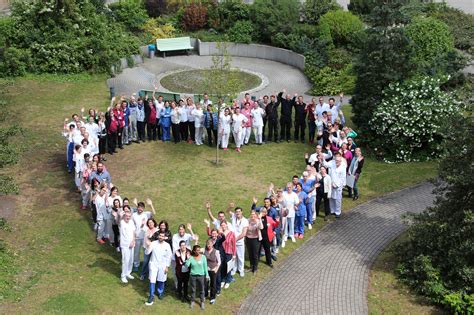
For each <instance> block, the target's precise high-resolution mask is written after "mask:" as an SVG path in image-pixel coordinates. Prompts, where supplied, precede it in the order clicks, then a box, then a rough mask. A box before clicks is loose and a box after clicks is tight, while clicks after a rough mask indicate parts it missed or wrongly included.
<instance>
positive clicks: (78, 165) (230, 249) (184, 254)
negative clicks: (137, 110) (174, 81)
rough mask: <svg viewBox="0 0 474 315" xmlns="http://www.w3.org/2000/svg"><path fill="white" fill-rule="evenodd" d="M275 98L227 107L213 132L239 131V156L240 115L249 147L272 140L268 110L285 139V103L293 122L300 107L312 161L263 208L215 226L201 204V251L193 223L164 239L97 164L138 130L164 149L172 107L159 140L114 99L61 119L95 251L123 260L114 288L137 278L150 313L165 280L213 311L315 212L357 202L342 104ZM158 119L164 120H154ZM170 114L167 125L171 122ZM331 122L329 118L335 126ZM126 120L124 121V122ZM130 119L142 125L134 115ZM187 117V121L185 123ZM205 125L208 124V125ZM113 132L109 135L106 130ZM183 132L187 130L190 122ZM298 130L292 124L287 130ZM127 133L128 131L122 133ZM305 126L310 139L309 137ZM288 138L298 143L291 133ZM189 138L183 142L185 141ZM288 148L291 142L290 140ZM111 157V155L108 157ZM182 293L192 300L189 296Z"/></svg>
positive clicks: (236, 210) (164, 227)
mask: <svg viewBox="0 0 474 315" xmlns="http://www.w3.org/2000/svg"><path fill="white" fill-rule="evenodd" d="M282 95H283V92H281V93H280V94H278V96H271V98H270V99H271V100H270V101H268V97H266V96H265V97H263V98H262V99H260V100H258V101H254V100H252V99H251V98H250V97H249V95H246V96H245V99H244V100H243V101H242V102H241V105H239V104H238V103H237V104H235V102H234V105H233V106H232V108H228V107H225V109H224V111H223V113H222V114H221V117H220V118H219V120H220V121H222V123H220V124H218V125H219V126H220V127H219V128H223V129H225V127H223V125H224V126H225V124H226V122H225V120H226V119H228V120H229V121H231V124H232V125H238V126H240V127H239V128H241V129H239V130H238V132H237V134H236V133H233V136H234V141H235V143H236V146H237V148H239V145H240V146H241V145H245V143H246V141H248V139H249V138H250V136H248V138H247V131H244V130H246V128H248V127H246V125H245V124H246V123H247V122H248V121H249V119H247V118H246V117H247V116H246V114H242V112H244V111H246V110H247V109H250V108H253V109H251V110H250V119H251V120H252V125H251V128H253V129H254V132H255V129H257V131H256V136H255V140H256V143H262V142H263V141H264V140H263V130H264V127H263V126H268V128H269V136H268V137H267V138H266V139H267V140H270V139H272V137H274V138H273V139H275V141H279V140H280V138H279V136H278V133H276V135H275V133H273V134H272V131H271V130H273V131H275V130H278V129H277V128H276V126H277V125H280V124H277V123H276V121H275V120H274V119H273V118H274V117H275V116H274V115H273V114H274V113H273V112H272V111H275V112H276V108H278V106H279V105H280V104H281V105H282V117H281V119H283V118H284V120H285V121H284V122H283V120H281V121H280V122H283V124H281V125H282V126H283V127H284V128H285V132H284V134H285V137H286V136H287V133H286V128H287V127H288V125H291V120H290V123H288V121H286V119H287V118H286V116H284V115H283V108H284V106H283V104H286V105H285V106H291V107H295V111H296V113H298V111H297V110H296V109H297V108H298V110H299V107H298V106H304V108H305V111H306V114H305V115H306V116H308V117H310V116H313V118H314V120H313V121H312V123H310V142H312V143H315V144H316V146H315V148H316V150H315V153H313V154H311V155H309V154H308V153H305V161H306V168H305V170H304V171H303V172H302V174H301V176H299V175H295V176H293V178H292V180H291V181H290V182H288V183H287V185H286V186H285V187H284V188H281V189H276V190H275V187H274V185H273V184H271V185H270V187H269V189H268V193H267V195H266V197H265V198H264V199H263V204H261V205H259V204H258V199H257V198H256V197H254V198H253V200H252V204H251V206H250V207H249V209H248V210H247V211H244V208H242V207H239V206H235V204H233V203H230V204H229V206H228V208H227V209H226V211H219V212H218V213H217V217H215V216H214V214H213V212H212V210H211V204H210V202H207V203H206V205H205V207H206V211H207V214H208V217H209V218H208V219H205V220H204V222H205V224H206V228H205V233H206V234H207V236H208V238H207V239H206V242H205V243H204V244H203V246H202V247H201V246H200V245H199V236H198V235H197V234H195V233H194V231H193V229H192V225H191V224H187V225H184V224H182V225H179V227H178V230H177V233H175V234H172V233H171V231H170V228H169V225H168V222H167V221H166V220H161V221H159V222H158V221H157V220H156V218H155V216H156V210H155V208H154V205H153V202H152V201H151V200H150V199H146V200H145V202H143V201H140V202H139V201H138V200H137V199H136V198H133V199H132V201H130V200H129V199H128V198H122V197H121V196H120V194H119V190H118V188H117V187H116V186H114V185H113V184H112V179H111V175H110V174H109V172H108V170H107V167H106V165H105V164H104V161H105V160H106V157H105V156H104V154H105V152H106V151H105V148H106V147H108V148H109V149H110V148H111V146H112V147H113V146H115V145H118V146H119V148H122V147H123V144H127V143H131V142H132V141H137V142H138V141H144V140H145V137H144V132H143V130H144V126H145V125H146V127H147V135H148V136H149V137H151V138H149V139H151V140H153V139H155V138H154V136H153V134H154V133H155V132H156V133H157V137H156V139H158V137H161V139H163V141H169V130H166V129H165V128H166V125H167V124H166V122H163V119H164V118H166V117H165V116H166V115H168V112H170V111H169V110H168V108H171V109H172V110H175V109H176V107H173V106H175V105H173V102H171V103H170V105H168V104H166V103H167V102H165V103H164V104H163V108H161V109H160V111H159V112H160V115H159V117H160V118H157V120H158V119H159V120H160V123H159V124H160V125H161V127H162V132H161V134H160V133H158V132H157V131H156V128H155V131H153V128H151V127H150V128H149V126H148V123H147V122H144V121H142V120H137V121H136V122H137V124H136V125H137V128H134V127H133V126H134V125H135V122H133V120H132V118H131V117H132V115H131V114H130V112H129V111H130V109H131V108H132V107H133V106H136V107H138V106H139V105H133V103H134V102H135V100H134V99H133V96H132V98H131V99H130V101H127V100H125V99H123V98H122V99H121V100H120V101H119V102H118V103H117V104H115V103H112V106H111V108H109V110H108V111H107V113H105V114H104V113H97V111H95V110H93V109H91V110H89V112H88V115H87V116H84V110H83V109H82V110H81V115H77V114H74V115H73V116H72V120H71V121H69V120H67V119H66V120H65V123H64V130H63V134H64V136H65V137H66V138H67V140H68V144H67V168H68V171H69V172H71V173H72V172H73V171H74V181H75V184H76V188H77V191H78V192H79V193H80V194H81V206H80V207H81V209H83V210H88V209H90V210H91V214H92V220H93V222H94V228H95V231H96V239H97V242H98V243H99V244H101V245H102V244H105V243H107V242H108V243H109V244H110V245H112V246H114V247H115V249H116V251H117V252H119V253H121V256H122V272H121V276H120V279H121V281H122V282H123V283H128V281H129V280H133V279H134V278H135V276H133V275H132V273H134V272H135V273H136V276H137V277H139V278H140V280H144V279H145V278H148V279H149V295H148V299H147V301H146V305H152V304H153V302H154V297H155V291H156V294H157V295H158V298H159V299H162V298H163V296H164V292H165V283H166V281H167V278H168V273H169V272H170V271H171V273H172V275H173V277H174V280H175V281H174V283H175V289H176V294H177V296H178V297H179V298H181V299H182V300H183V301H190V304H189V305H190V307H191V308H192V307H194V304H195V298H196V294H197V292H199V294H200V295H199V301H200V307H201V308H202V309H204V308H205V299H206V298H207V297H208V298H209V300H210V303H211V304H214V303H215V302H216V297H217V296H218V295H219V294H220V293H221V290H222V289H227V288H229V287H230V285H231V284H232V283H233V282H235V281H236V278H235V275H236V274H238V275H239V276H240V277H244V276H245V274H246V273H248V272H250V273H253V274H255V273H257V271H258V265H259V261H260V257H261V256H265V262H266V264H267V265H268V266H269V267H273V261H276V260H277V255H278V253H279V249H280V248H284V247H285V246H286V242H287V241H288V240H291V241H292V242H296V239H302V238H304V235H305V230H307V229H312V225H313V223H314V221H315V220H317V218H319V213H320V212H322V207H324V220H328V219H329V217H330V215H334V216H335V217H336V218H340V216H341V206H342V194H343V189H344V188H345V187H346V186H347V187H348V191H349V196H350V197H352V198H353V199H354V200H355V199H357V198H358V197H359V191H358V189H357V182H358V180H359V177H360V174H361V172H362V168H363V165H364V157H363V155H362V153H361V150H360V148H358V147H357V145H356V143H355V140H354V139H355V138H356V137H357V133H356V132H354V131H353V130H352V129H350V128H348V127H347V126H344V125H343V124H344V122H343V121H344V120H343V116H341V114H340V103H338V104H337V105H335V104H334V99H330V101H329V102H330V103H329V104H325V103H324V102H323V100H322V99H320V103H319V104H315V103H314V99H313V103H311V104H309V105H302V104H304V103H302V98H301V97H297V96H294V97H293V98H291V97H290V96H289V95H286V96H285V98H283V96H282ZM341 98H342V94H341ZM114 101H115V99H112V102H114ZM203 101H204V102H203V103H204V104H202V105H205V106H206V108H208V111H207V112H208V113H209V116H210V117H214V118H210V121H211V122H212V124H211V125H213V124H214V122H215V121H216V119H217V113H216V112H215V107H213V105H212V103H210V100H209V99H208V98H207V97H206V96H205V98H204V99H203ZM140 102H141V103H143V100H142V99H140V98H138V99H137V104H140ZM160 102H162V98H161V97H158V98H157V99H155V97H154V96H153V97H152V99H150V100H148V104H149V107H150V106H151V107H150V109H149V110H152V108H155V110H156V107H155V104H156V103H160ZM206 102H207V103H206ZM179 103H180V105H178V107H183V108H184V109H186V111H187V110H188V109H189V107H193V110H192V111H191V113H193V114H192V115H193V117H194V119H196V117H201V116H200V115H199V114H196V112H195V111H196V110H197V111H200V110H201V109H200V108H201V104H195V105H194V104H192V102H191V104H189V103H188V105H181V101H180V102H179ZM262 104H263V106H262ZM140 106H143V105H140ZM287 109H288V107H285V111H286V110H287ZM163 111H164V112H165V114H166V115H163V116H162V115H161V113H162V112H163ZM333 111H334V112H333ZM257 112H258V113H257ZM117 113H118V114H117ZM127 113H128V114H127ZM170 113H171V112H170ZM187 113H189V112H188V111H187ZM268 113H270V114H268ZM170 115H171V116H173V114H170ZM333 115H335V116H336V117H337V118H335V119H334V116H333ZM125 116H128V120H126V119H125ZM120 117H121V118H120ZM138 117H141V116H140V115H138ZM157 117H158V116H157ZM189 117H190V115H188V119H189ZM204 117H206V115H204ZM256 117H257V118H258V117H259V118H258V119H257V120H258V122H257V126H255V124H253V123H254V122H255V118H256ZM264 118H266V120H264ZM140 119H141V118H140ZM145 119H146V118H145ZM259 119H261V120H259ZM172 121H173V120H172ZM204 121H205V122H206V121H207V120H206V118H204ZM188 122H189V121H188ZM260 122H262V124H260ZM308 122H311V119H308ZM122 123H123V124H122ZM139 123H140V124H139ZM180 123H181V122H180ZM183 123H184V122H183ZM305 123H306V122H305ZM172 124H173V122H172ZM111 125H114V126H115V127H112V129H111V127H110V126H111ZM138 125H140V127H138ZM186 125H187V126H188V127H189V124H188V123H186ZM296 125H297V124H296V120H295V127H296ZM120 126H121V127H120ZM126 126H128V127H130V128H129V129H127V128H126ZM194 126H195V127H196V125H194ZM204 126H206V125H204ZM298 126H299V128H300V131H301V130H303V131H302V133H301V134H300V136H301V140H302V141H304V127H301V124H298ZM311 126H312V127H311ZM116 127H117V128H116ZM313 127H314V130H313V131H314V134H313V138H311V136H312V134H311V128H313ZM198 128H199V127H196V128H194V131H193V132H192V133H190V134H191V136H189V140H190V141H193V142H195V143H196V144H198V145H199V144H202V141H200V139H199V140H198V138H196V137H198V136H200V135H201V134H202V132H201V131H202V130H201V131H199V130H198ZM229 128H230V127H229ZM272 128H273V129H272ZM301 128H302V129H301ZM126 129H127V131H125V130H126ZM135 129H136V130H137V133H136V134H135ZM140 130H141V131H140ZM148 130H150V133H149V132H148ZM172 130H173V137H174V135H176V137H177V138H179V137H180V136H181V131H182V129H181V128H179V129H177V133H175V132H174V130H175V128H173V129H172ZM187 130H188V131H189V130H191V128H188V129H187ZM233 131H234V129H233ZM217 134H218V136H217V135H216V133H214V132H213V131H212V130H211V132H210V133H209V132H208V136H209V138H212V140H210V141H214V140H213V139H216V137H220V144H221V146H222V147H223V149H226V148H227V142H225V140H226V139H225V137H224V136H225V134H226V133H225V132H223V133H221V131H220V129H219V132H218V133H217ZM227 134H228V133H227ZM295 135H298V132H296V129H295ZM135 136H136V138H134V137H135ZM187 138H188V136H187V134H186V133H185V137H184V139H187ZM167 139H168V140H167ZM285 139H286V138H285ZM295 139H296V140H298V138H295ZM247 143H248V142H247ZM114 151H115V150H112V151H111V153H114ZM249 204H250V202H249ZM145 209H146V210H145ZM148 209H149V210H150V211H148ZM246 214H248V216H246ZM246 251H247V252H248V260H249V268H247V269H245V268H244V265H245V252H246ZM189 284H190V289H191V290H190V291H191V292H190V296H189V295H188V293H189V292H188V289H189V288H188V287H189Z"/></svg>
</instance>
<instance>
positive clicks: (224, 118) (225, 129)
mask: <svg viewBox="0 0 474 315" xmlns="http://www.w3.org/2000/svg"><path fill="white" fill-rule="evenodd" d="M231 122H232V117H231V115H230V109H229V108H226V109H224V113H223V114H221V115H220V118H219V137H220V143H221V148H222V149H223V150H224V151H227V150H229V149H228V148H227V146H228V145H229V135H230V124H231Z"/></svg>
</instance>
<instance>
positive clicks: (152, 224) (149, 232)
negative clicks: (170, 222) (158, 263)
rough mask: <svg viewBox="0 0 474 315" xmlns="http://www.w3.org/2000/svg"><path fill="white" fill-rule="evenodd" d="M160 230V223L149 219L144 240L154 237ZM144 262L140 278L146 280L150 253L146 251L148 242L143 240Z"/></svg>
mask: <svg viewBox="0 0 474 315" xmlns="http://www.w3.org/2000/svg"><path fill="white" fill-rule="evenodd" d="M157 231H158V224H157V223H156V221H155V219H148V221H147V222H146V228H145V237H144V240H146V239H148V238H150V237H152V236H153V235H154V234H155V233H156V232H157ZM142 247H143V252H144V255H143V264H142V272H141V273H140V280H142V281H143V280H144V279H145V276H146V275H148V264H149V262H150V254H147V253H146V242H143V246H142Z"/></svg>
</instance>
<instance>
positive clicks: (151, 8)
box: [145, 0, 168, 18]
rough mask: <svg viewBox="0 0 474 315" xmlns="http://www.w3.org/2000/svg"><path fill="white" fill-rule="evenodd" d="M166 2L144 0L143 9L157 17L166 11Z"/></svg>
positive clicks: (151, 15)
mask: <svg viewBox="0 0 474 315" xmlns="http://www.w3.org/2000/svg"><path fill="white" fill-rule="evenodd" d="M167 8H168V2H167V1H166V0H145V9H146V11H147V13H148V15H149V16H150V17H152V18H157V17H159V16H160V15H162V14H165V13H167V12H168V10H167Z"/></svg>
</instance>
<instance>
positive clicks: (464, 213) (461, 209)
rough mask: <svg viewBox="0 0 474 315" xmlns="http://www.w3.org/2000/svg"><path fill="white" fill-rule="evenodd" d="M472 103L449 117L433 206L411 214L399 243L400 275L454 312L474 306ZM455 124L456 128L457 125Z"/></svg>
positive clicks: (424, 293) (460, 311) (468, 309)
mask: <svg viewBox="0 0 474 315" xmlns="http://www.w3.org/2000/svg"><path fill="white" fill-rule="evenodd" d="M471 118H472V108H470V109H469V108H468V109H467V114H466V117H465V118H462V119H449V117H446V129H445V132H446V134H447V137H446V142H445V143H443V144H444V145H443V148H444V154H443V156H442V159H441V161H440V164H439V178H440V181H439V182H438V184H437V190H436V192H437V199H436V202H435V205H434V206H433V207H430V208H428V209H427V210H425V211H424V212H422V213H421V214H418V215H410V216H408V218H409V219H410V223H411V227H410V228H409V230H408V237H407V239H406V240H404V241H403V242H402V243H401V244H400V245H399V246H398V247H397V256H398V257H400V263H399V267H398V273H399V277H400V278H401V279H402V280H403V281H404V282H406V283H407V284H409V285H410V286H411V287H412V288H413V289H414V290H416V291H417V292H419V293H421V294H423V295H425V296H428V297H429V298H430V299H431V300H432V301H433V302H435V303H438V304H441V305H442V306H444V307H445V308H447V309H448V311H449V313H451V314H472V311H473V307H474V296H473V289H474V259H473V257H474V211H473V209H474V194H473V189H472V187H473V185H474V171H473V170H474V168H473V166H472V155H473V154H474V149H473V148H474V140H473V139H474V137H472V134H473V130H474V129H473V127H474V126H473V121H472V119H471ZM454 125H455V126H456V127H455V128H453V127H452V126H454Z"/></svg>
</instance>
